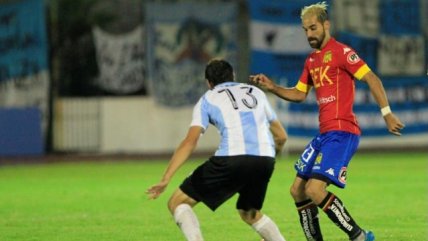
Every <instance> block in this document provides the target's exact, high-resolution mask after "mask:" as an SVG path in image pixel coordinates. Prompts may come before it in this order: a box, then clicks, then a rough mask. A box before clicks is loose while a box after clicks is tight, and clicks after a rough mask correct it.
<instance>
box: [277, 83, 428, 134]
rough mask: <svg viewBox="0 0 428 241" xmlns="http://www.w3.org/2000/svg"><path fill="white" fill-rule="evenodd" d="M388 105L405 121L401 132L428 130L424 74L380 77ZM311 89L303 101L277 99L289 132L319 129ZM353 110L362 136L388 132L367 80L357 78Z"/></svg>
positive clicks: (413, 132)
mask: <svg viewBox="0 0 428 241" xmlns="http://www.w3.org/2000/svg"><path fill="white" fill-rule="evenodd" d="M382 80H383V85H384V87H385V89H386V92H387V95H388V99H389V102H390V105H391V109H392V110H393V111H394V113H395V114H396V115H397V116H399V117H400V119H401V120H402V121H403V123H405V125H406V127H405V128H404V129H403V131H402V133H403V134H424V133H425V134H427V133H428V105H427V104H426V103H428V81H427V78H426V77H414V78H409V77H408V78H400V77H395V78H383V79H382ZM313 92H314V91H313V90H312V91H311V93H310V94H309V95H308V99H307V100H306V101H305V102H304V103H290V104H289V103H286V102H285V101H283V100H278V101H277V106H278V109H279V111H278V112H279V113H278V115H279V117H280V119H281V121H282V123H283V124H284V126H287V130H288V132H289V134H290V135H295V136H313V135H315V134H317V133H318V132H319V127H318V123H319V122H318V106H317V103H316V98H315V94H314V93H313ZM354 112H355V113H356V115H357V119H358V122H359V124H360V127H361V130H362V133H363V135H364V136H382V135H388V134H389V133H388V130H387V128H386V124H385V121H384V119H383V118H382V115H381V113H380V110H379V107H378V105H377V103H376V102H375V100H374V99H373V97H372V95H371V93H370V90H369V88H368V86H367V84H365V83H362V82H360V81H357V89H356V95H355V103H354Z"/></svg>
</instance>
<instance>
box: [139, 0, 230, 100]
mask: <svg viewBox="0 0 428 241" xmlns="http://www.w3.org/2000/svg"><path fill="white" fill-rule="evenodd" d="M145 10H146V12H145V13H146V25H147V26H148V29H147V41H148V44H147V46H148V47H147V55H146V56H147V72H148V80H149V83H150V88H149V90H150V92H151V95H152V96H153V97H154V98H155V100H156V101H157V102H158V103H160V104H163V105H166V106H187V105H193V104H195V103H196V101H197V100H198V99H199V98H200V96H201V95H202V94H203V93H204V92H205V91H207V83H206V81H205V76H204V71H205V66H206V64H207V62H208V61H209V60H210V59H211V58H214V57H220V58H224V59H226V60H228V61H229V62H230V63H231V64H232V65H233V66H234V67H235V69H237V24H236V23H237V6H236V5H235V4H233V3H221V4H204V3H171V4H161V3H150V4H147V5H146V9H145Z"/></svg>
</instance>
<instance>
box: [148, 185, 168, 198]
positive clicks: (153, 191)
mask: <svg viewBox="0 0 428 241" xmlns="http://www.w3.org/2000/svg"><path fill="white" fill-rule="evenodd" d="M167 186H168V182H166V181H161V182H159V183H158V184H156V185H153V186H151V187H150V188H149V189H147V191H146V194H147V195H148V196H149V199H156V198H158V197H159V196H160V195H161V194H162V193H163V191H165V189H166V187H167Z"/></svg>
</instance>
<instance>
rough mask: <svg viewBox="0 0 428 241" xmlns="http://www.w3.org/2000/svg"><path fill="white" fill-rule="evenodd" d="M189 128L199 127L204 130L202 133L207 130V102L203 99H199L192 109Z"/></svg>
mask: <svg viewBox="0 0 428 241" xmlns="http://www.w3.org/2000/svg"><path fill="white" fill-rule="evenodd" d="M190 126H200V127H202V128H203V129H204V132H205V131H206V130H207V129H208V126H209V115H208V107H207V100H206V99H205V98H204V97H201V98H200V99H199V101H198V103H196V105H195V106H194V107H193V115H192V122H191V123H190Z"/></svg>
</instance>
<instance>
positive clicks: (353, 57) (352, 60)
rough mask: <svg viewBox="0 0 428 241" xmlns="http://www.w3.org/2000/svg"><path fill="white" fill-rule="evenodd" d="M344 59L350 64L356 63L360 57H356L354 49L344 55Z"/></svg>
mask: <svg viewBox="0 0 428 241" xmlns="http://www.w3.org/2000/svg"><path fill="white" fill-rule="evenodd" d="M346 60H347V61H348V63H350V64H356V63H358V62H359V61H360V57H358V55H357V53H355V52H354V51H351V52H349V54H348V55H347V56H346Z"/></svg>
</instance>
